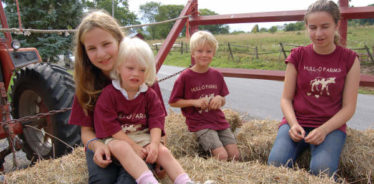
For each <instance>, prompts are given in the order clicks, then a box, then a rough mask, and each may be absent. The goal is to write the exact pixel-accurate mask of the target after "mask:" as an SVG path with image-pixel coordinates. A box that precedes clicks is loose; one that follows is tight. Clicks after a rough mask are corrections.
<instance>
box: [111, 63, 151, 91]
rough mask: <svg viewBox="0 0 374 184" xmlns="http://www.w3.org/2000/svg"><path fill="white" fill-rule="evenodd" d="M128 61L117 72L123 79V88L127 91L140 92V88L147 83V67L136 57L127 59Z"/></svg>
mask: <svg viewBox="0 0 374 184" xmlns="http://www.w3.org/2000/svg"><path fill="white" fill-rule="evenodd" d="M126 60H127V61H126V62H124V63H123V64H121V65H120V66H119V67H118V71H117V72H118V73H119V75H120V78H121V87H122V88H123V89H125V90H126V91H138V90H139V86H140V85H142V84H143V83H144V81H145V71H146V67H145V66H143V65H141V64H140V62H138V61H137V60H136V59H135V58H134V57H129V58H126Z"/></svg>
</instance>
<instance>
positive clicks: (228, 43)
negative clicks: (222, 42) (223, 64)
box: [227, 42, 234, 61]
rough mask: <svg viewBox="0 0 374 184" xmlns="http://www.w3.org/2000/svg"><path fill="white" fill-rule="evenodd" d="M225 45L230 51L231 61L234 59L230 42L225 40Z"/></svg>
mask: <svg viewBox="0 0 374 184" xmlns="http://www.w3.org/2000/svg"><path fill="white" fill-rule="evenodd" d="M227 46H228V47H229V52H230V56H231V59H232V61H234V55H233V54H232V50H231V46H230V42H227Z"/></svg>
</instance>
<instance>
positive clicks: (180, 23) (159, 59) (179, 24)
mask: <svg viewBox="0 0 374 184" xmlns="http://www.w3.org/2000/svg"><path fill="white" fill-rule="evenodd" d="M194 3H197V0H189V1H188V2H187V5H186V6H185V7H184V9H183V10H182V12H181V14H180V17H182V16H185V15H188V14H189V13H190V11H191V9H192V7H193V6H192V4H194ZM186 21H187V18H184V19H179V20H177V21H176V22H175V24H174V25H173V28H172V29H171V30H170V32H169V34H168V36H167V37H166V39H165V41H164V43H163V44H162V46H161V49H160V51H159V52H158V53H157V56H156V71H157V72H158V71H159V70H160V68H161V65H162V63H164V61H165V58H166V56H167V55H168V53H169V51H170V49H171V47H172V46H173V44H174V42H175V40H176V39H177V37H178V35H179V33H180V32H181V31H182V29H183V27H184V25H185V23H186Z"/></svg>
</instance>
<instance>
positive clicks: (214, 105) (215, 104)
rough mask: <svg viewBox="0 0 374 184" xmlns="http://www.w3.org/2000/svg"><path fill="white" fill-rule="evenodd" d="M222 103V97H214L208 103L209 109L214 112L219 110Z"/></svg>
mask: <svg viewBox="0 0 374 184" xmlns="http://www.w3.org/2000/svg"><path fill="white" fill-rule="evenodd" d="M222 101H223V97H222V96H220V95H217V96H215V97H214V98H212V100H210V102H209V109H213V110H216V109H219V108H221V107H222Z"/></svg>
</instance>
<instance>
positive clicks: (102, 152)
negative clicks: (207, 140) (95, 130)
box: [93, 141, 112, 168]
mask: <svg viewBox="0 0 374 184" xmlns="http://www.w3.org/2000/svg"><path fill="white" fill-rule="evenodd" d="M96 142H97V143H96V144H95V153H94V156H93V161H94V162H95V164H96V165H98V166H99V167H101V168H106V167H107V166H108V165H109V164H110V163H112V160H111V158H110V151H109V148H108V146H107V145H105V144H103V143H101V142H100V143H99V141H96Z"/></svg>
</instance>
